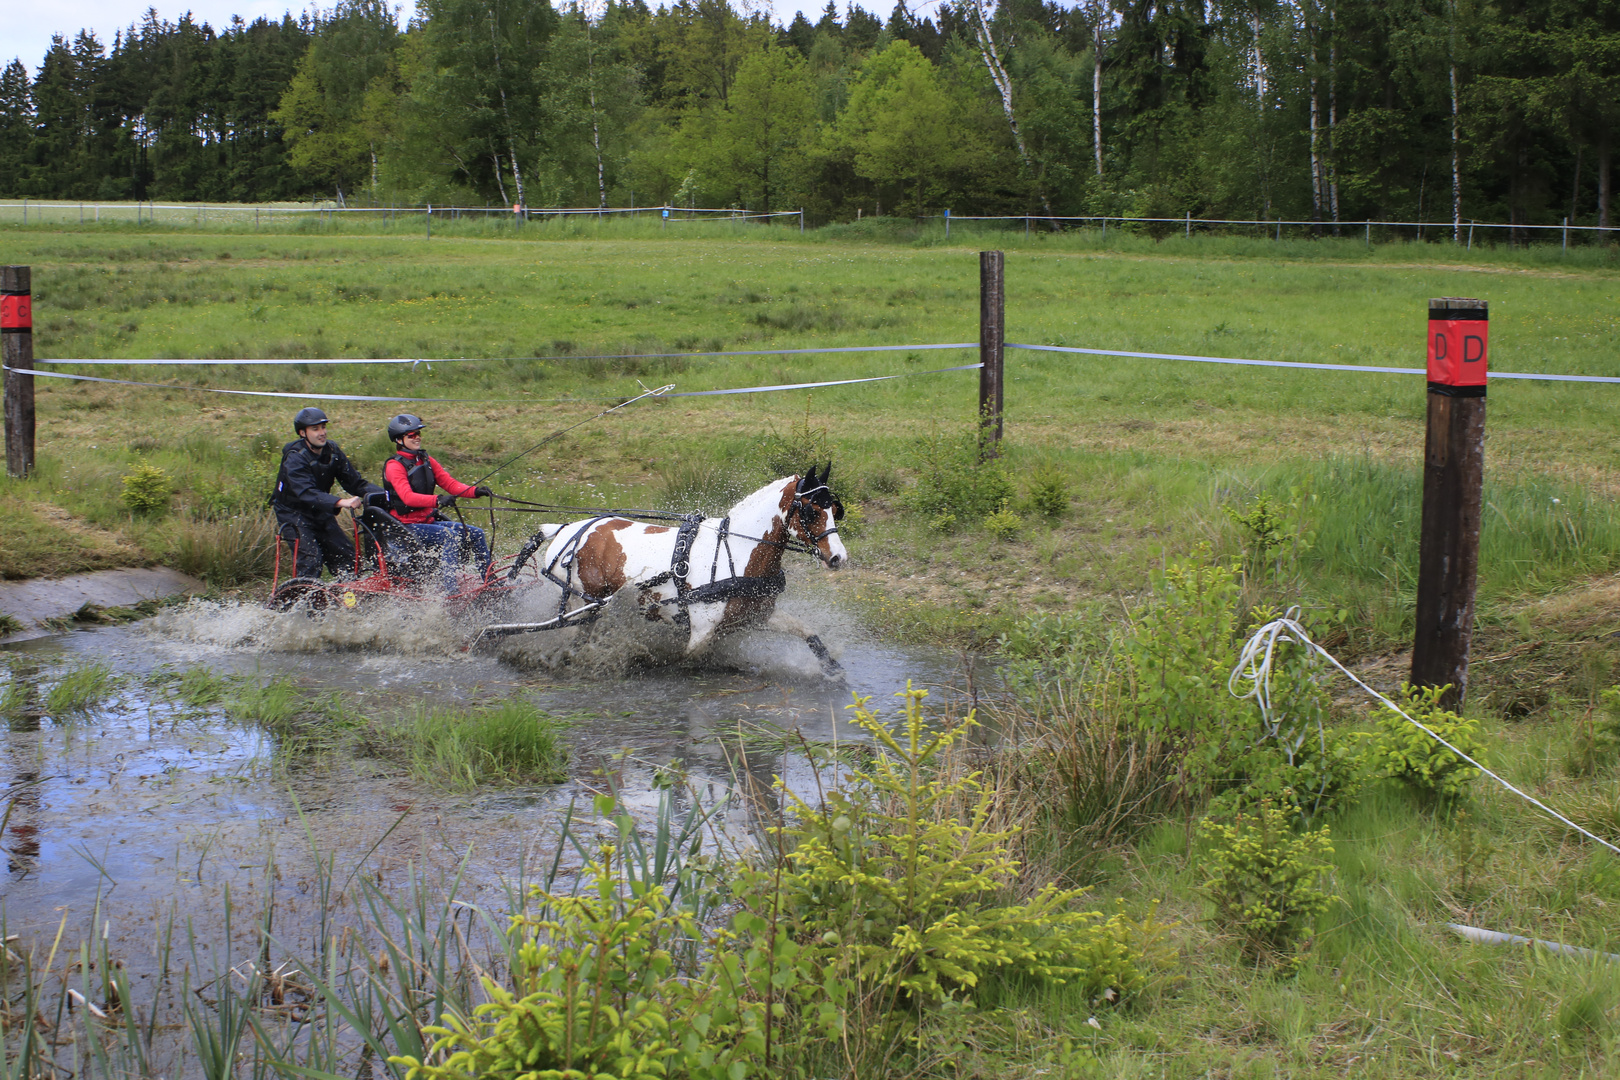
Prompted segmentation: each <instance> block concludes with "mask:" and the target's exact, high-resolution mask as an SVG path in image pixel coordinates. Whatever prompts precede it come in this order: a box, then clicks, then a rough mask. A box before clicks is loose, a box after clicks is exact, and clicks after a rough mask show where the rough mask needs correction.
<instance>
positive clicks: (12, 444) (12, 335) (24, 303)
mask: <svg viewBox="0 0 1620 1080" xmlns="http://www.w3.org/2000/svg"><path fill="white" fill-rule="evenodd" d="M31 282H32V275H31V274H30V272H29V268H28V267H26V266H0V362H3V363H4V365H5V369H6V370H5V376H6V382H5V385H6V472H7V473H8V474H10V475H11V476H16V477H19V478H20V477H25V476H27V475H28V474H29V473H31V472H33V471H34V377H33V376H32V375H20V374H18V373H17V369H19V368H28V369H31V368H33V366H34V313H33V297H32V295H31V290H30V284H31Z"/></svg>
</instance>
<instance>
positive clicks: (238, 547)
mask: <svg viewBox="0 0 1620 1080" xmlns="http://www.w3.org/2000/svg"><path fill="white" fill-rule="evenodd" d="M275 555H276V526H275V518H274V517H273V516H272V515H271V514H270V513H269V512H268V511H265V510H257V511H248V512H246V513H242V514H237V515H236V516H234V517H228V518H221V519H217V520H209V519H207V518H205V517H203V516H202V515H199V514H195V513H193V514H188V515H186V516H185V517H184V518H182V519H181V520H180V522H179V524H178V528H177V529H176V531H175V534H174V565H175V567H176V569H179V570H183V571H184V572H186V573H188V574H191V575H193V576H195V577H200V578H202V579H203V580H204V581H205V582H207V583H208V584H209V585H210V586H212V587H214V588H216V589H218V588H229V587H230V586H233V585H242V584H245V583H247V582H251V581H257V580H260V579H262V578H266V577H269V576H270V571H271V568H272V567H273V566H274V565H275Z"/></svg>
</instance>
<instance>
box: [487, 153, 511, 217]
mask: <svg viewBox="0 0 1620 1080" xmlns="http://www.w3.org/2000/svg"><path fill="white" fill-rule="evenodd" d="M489 156H490V158H491V159H492V160H493V161H494V162H495V186H496V187H498V188H500V189H501V205H502V206H509V205H511V204H510V203H508V202H507V200H506V180H505V178H504V177H502V176H501V155H499V154H491V155H489Z"/></svg>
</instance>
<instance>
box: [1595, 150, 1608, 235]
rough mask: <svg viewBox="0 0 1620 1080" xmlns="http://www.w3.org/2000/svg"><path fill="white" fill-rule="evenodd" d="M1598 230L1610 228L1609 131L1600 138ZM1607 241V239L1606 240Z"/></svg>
mask: <svg viewBox="0 0 1620 1080" xmlns="http://www.w3.org/2000/svg"><path fill="white" fill-rule="evenodd" d="M1597 152H1598V211H1597V212H1598V228H1600V229H1607V228H1608V227H1609V129H1608V128H1607V127H1605V128H1604V129H1603V134H1601V135H1599V136H1598V145H1597ZM1605 239H1607V238H1605Z"/></svg>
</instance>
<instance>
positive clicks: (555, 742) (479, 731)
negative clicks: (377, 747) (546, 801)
mask: <svg viewBox="0 0 1620 1080" xmlns="http://www.w3.org/2000/svg"><path fill="white" fill-rule="evenodd" d="M568 726H569V724H568V722H567V721H566V720H562V719H559V718H558V717H555V716H552V715H550V714H548V713H545V712H542V711H540V710H539V709H537V708H535V707H534V706H533V705H530V704H529V703H527V702H523V701H507V702H503V703H502V704H500V705H495V706H490V707H487V708H474V709H432V710H426V711H423V712H421V713H418V714H417V715H416V716H415V717H412V718H409V719H406V720H404V721H401V722H400V723H399V724H398V725H396V726H395V727H394V728H392V729H391V730H390V731H388V732H387V733H386V735H385V736H384V737H385V739H387V741H389V742H391V743H392V744H393V747H394V753H395V754H396V755H397V756H399V757H401V758H402V759H403V760H404V761H405V762H406V763H407V764H408V765H409V767H410V769H411V771H412V772H413V773H415V774H416V776H417V777H418V778H420V779H421V780H423V781H424V782H426V783H430V784H434V785H437V786H442V787H448V788H451V789H453V790H454V789H459V790H474V789H477V788H480V787H484V786H487V785H490V784H517V783H527V784H535V783H538V784H557V783H561V782H562V781H563V780H565V779H567V777H568V772H567V765H568V748H567V746H566V745H564V743H563V741H562V731H563V730H564V729H565V728H567V727H568Z"/></svg>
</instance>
